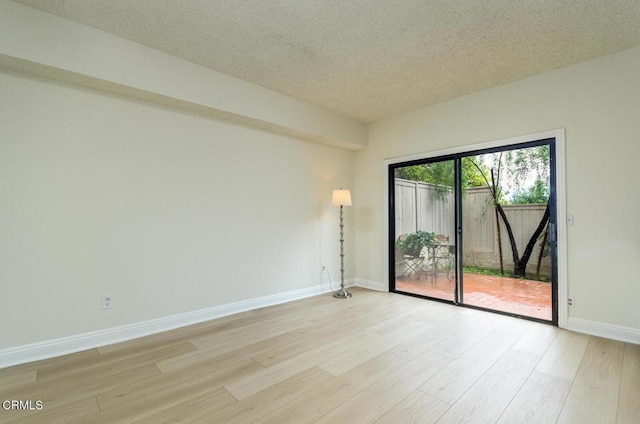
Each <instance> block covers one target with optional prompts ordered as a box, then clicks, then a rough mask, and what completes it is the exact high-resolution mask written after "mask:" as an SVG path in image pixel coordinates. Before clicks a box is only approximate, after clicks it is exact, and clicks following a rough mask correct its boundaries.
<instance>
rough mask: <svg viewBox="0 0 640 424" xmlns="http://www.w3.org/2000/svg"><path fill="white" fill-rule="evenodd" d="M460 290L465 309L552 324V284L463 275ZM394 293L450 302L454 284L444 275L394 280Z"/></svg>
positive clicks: (490, 276) (489, 276)
mask: <svg viewBox="0 0 640 424" xmlns="http://www.w3.org/2000/svg"><path fill="white" fill-rule="evenodd" d="M463 287H464V303H465V304H467V305H473V306H480V307H483V308H488V309H494V310H498V311H502V312H509V313H513V314H517V315H523V316H528V317H533V318H539V319H544V320H549V321H550V320H551V317H552V316H551V314H552V312H551V311H552V309H551V283H547V282H540V281H532V280H521V279H518V278H509V277H500V276H493V275H480V274H469V273H465V274H464V275H463ZM396 290H398V291H402V292H408V293H414V294H420V295H423V296H429V297H435V298H438V299H445V300H453V290H454V282H453V281H450V280H449V279H448V278H447V276H446V275H444V273H439V274H438V276H437V278H435V279H433V278H432V277H431V276H421V278H420V279H416V278H413V276H409V277H404V278H401V279H397V280H396Z"/></svg>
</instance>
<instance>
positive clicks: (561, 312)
mask: <svg viewBox="0 0 640 424" xmlns="http://www.w3.org/2000/svg"><path fill="white" fill-rule="evenodd" d="M552 138H553V139H555V143H554V147H555V163H551V164H550V166H552V167H554V171H555V173H554V172H552V175H554V174H555V188H556V192H555V215H556V221H557V222H556V234H557V238H556V253H557V256H556V270H557V285H556V287H557V289H556V290H557V291H556V293H553V296H554V298H555V300H556V301H555V305H554V307H557V314H556V311H555V308H554V311H553V321H554V322H555V318H556V317H557V325H558V326H559V327H561V328H566V326H567V225H566V216H567V212H566V185H565V148H564V129H557V130H552V131H546V132H541V133H536V134H528V135H523V136H518V137H512V138H507V139H502V140H494V141H490V142H484V143H479V144H473V145H468V146H461V147H457V148H452V149H446V150H439V151H433V152H428V153H422V154H417V155H411V156H404V157H396V158H392V159H387V160H385V161H384V163H383V186H384V187H383V189H384V196H383V200H384V205H383V210H384V225H385V234H386V237H385V238H386V240H385V243H384V260H383V263H384V276H385V277H384V278H385V283H386V286H387V287H389V290H390V291H395V279H394V278H392V277H393V276H392V269H391V268H390V266H389V265H390V264H391V263H392V262H393V261H394V255H395V249H394V246H395V240H394V239H395V234H391V231H392V230H395V229H394V228H393V227H394V225H390V220H389V218H390V213H389V211H390V210H391V209H392V208H395V204H394V201H395V199H394V198H393V197H392V194H393V185H392V184H391V180H390V178H391V173H390V169H391V168H395V167H394V165H399V164H402V165H403V166H410V165H411V164H412V163H414V164H418V163H424V162H425V161H430V159H431V160H437V161H441V160H442V161H444V160H453V159H455V158H457V157H459V156H460V155H465V156H466V155H473V154H477V153H478V152H482V153H490V152H491V151H500V150H505V149H508V148H509V147H513V148H519V147H527V146H526V144H529V145H535V144H536V142H538V144H541V143H539V142H540V141H541V140H548V139H552ZM517 145H523V146H517ZM454 162H456V163H459V161H454ZM460 178H461V176H460V169H456V183H458V182H459V181H458V180H459V179H460ZM456 191H457V192H458V191H460V190H456ZM460 197H461V193H459V194H457V195H456V223H455V228H456V233H457V234H456V245H457V254H456V261H457V262H460V261H462V255H461V253H462V252H461V249H462V234H461V233H460V232H459V228H460V226H461V225H462V221H461V216H458V215H457V214H458V213H459V209H460V208H459V207H458V203H459V202H460ZM394 232H395V231H394ZM456 265H460V264H459V263H456ZM458 269H460V267H459V266H456V272H457V270H458ZM457 278H458V276H457V275H456V281H458V280H457ZM461 289H462V288H461V287H459V288H458V290H461ZM403 293H404V292H403ZM407 294H410V293H407ZM458 295H459V293H458V292H457V291H456V293H455V297H454V299H455V301H454V302H453V303H457V302H458ZM434 300H437V299H434ZM445 302H447V303H452V302H450V301H445ZM465 306H469V305H465ZM470 307H472V306H470ZM497 312H499V311H497Z"/></svg>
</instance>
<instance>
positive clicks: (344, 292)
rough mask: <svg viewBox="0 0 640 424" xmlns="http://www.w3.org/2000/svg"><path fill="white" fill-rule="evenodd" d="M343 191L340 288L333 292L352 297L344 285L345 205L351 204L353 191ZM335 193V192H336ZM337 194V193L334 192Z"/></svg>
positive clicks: (340, 202)
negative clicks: (344, 195) (344, 193)
mask: <svg viewBox="0 0 640 424" xmlns="http://www.w3.org/2000/svg"><path fill="white" fill-rule="evenodd" d="M340 191H341V192H347V194H346V196H348V197H347V198H345V199H341V200H340V201H339V204H340V290H338V291H337V292H335V293H334V294H333V297H335V298H338V299H348V298H350V297H351V293H349V292H348V291H347V289H346V288H345V287H344V216H343V207H344V205H345V204H347V205H350V204H351V193H349V191H348V190H342V189H341V190H340ZM334 193H335V192H334ZM334 196H335V194H334ZM335 203H336V199H335V197H334V204H335Z"/></svg>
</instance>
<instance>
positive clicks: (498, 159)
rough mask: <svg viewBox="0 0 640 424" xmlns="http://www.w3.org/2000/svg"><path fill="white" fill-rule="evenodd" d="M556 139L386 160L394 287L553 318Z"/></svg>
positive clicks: (391, 281)
mask: <svg viewBox="0 0 640 424" xmlns="http://www.w3.org/2000/svg"><path fill="white" fill-rule="evenodd" d="M554 161H555V140H554V139H545V140H538V141H533V142H529V143H523V144H519V145H512V146H506V147H500V148H494V149H485V150H479V151H470V152H463V153H459V154H455V155H449V156H446V157H436V158H429V159H425V160H419V161H411V162H405V163H398V164H393V165H390V167H389V216H390V222H389V228H390V232H389V248H390V249H389V250H390V255H389V288H390V290H391V291H394V292H399V293H404V294H410V295H413V296H419V297H425V298H429V299H435V300H441V301H447V302H451V303H455V304H460V305H463V306H469V307H474V308H480V309H487V310H492V311H496V312H500V313H505V314H510V315H514V316H519V317H526V318H530V319H534V320H540V321H545V322H553V323H555V322H556V321H557V305H556V298H557V276H556V268H557V267H556V246H555V223H556V213H555V210H556V209H555V170H554V166H553V163H554Z"/></svg>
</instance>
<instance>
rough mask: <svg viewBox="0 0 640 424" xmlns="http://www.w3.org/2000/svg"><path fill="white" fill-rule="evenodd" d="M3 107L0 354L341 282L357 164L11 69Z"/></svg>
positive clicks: (1, 79) (345, 156) (328, 151)
mask: <svg viewBox="0 0 640 424" xmlns="http://www.w3.org/2000/svg"><path fill="white" fill-rule="evenodd" d="M0 99H1V101H0V199H1V200H0V238H1V241H0V292H1V295H0V335H1V337H0V349H1V348H7V347H13V346H18V345H23V344H26V343H32V342H40V341H46V340H49V339H54V338H58V337H63V336H71V335H75V334H80V333H84V332H89V331H95V330H100V329H105V328H111V327H115V326H120V325H124V324H130V323H136V322H140V321H144V320H149V319H154V318H158V317H165V316H168V315H172V314H177V313H182V312H188V311H193V310H197V309H200V308H206V307H211V306H214V305H222V304H227V303H230V302H235V301H240V300H245V299H251V298H256V297H260V296H265V295H270V294H276V293H282V292H286V291H289V290H295V289H301V288H306V287H313V286H316V285H318V284H320V283H321V282H324V283H326V282H327V281H326V279H325V280H324V281H322V280H321V278H322V277H321V273H320V266H321V264H325V265H327V266H328V267H329V269H330V270H331V271H332V276H333V277H334V279H335V278H336V277H337V276H339V274H338V270H339V243H338V238H339V234H338V210H337V208H333V207H332V206H331V200H330V198H331V190H333V189H334V188H337V187H339V186H344V187H347V188H352V187H353V184H354V163H355V157H354V153H352V152H348V151H345V150H340V149H336V148H333V147H328V146H323V145H320V144H315V143H309V142H304V141H299V140H295V139H291V138H287V137H284V136H280V135H275V134H271V133H269V132H265V131H262V130H256V129H250V128H246V127H242V126H237V125H234V124H230V123H227V122H224V121H217V120H214V119H210V118H205V117H202V116H199V115H195V114H188V113H183V112H179V111H176V110H173V109H168V108H163V107H161V106H154V105H151V104H147V103H142V102H139V101H136V100H130V99H126V98H122V97H118V96H113V95H109V94H105V93H102V92H97V91H92V90H89V89H85V88H79V87H76V86H71V85H65V84H63V83H57V82H52V81H49V80H44V79H39V78H36V77H30V76H27V75H25V74H17V73H13V72H10V71H0ZM354 201H357V195H354ZM351 209H352V208H347V215H346V217H347V220H351V219H352V215H351V213H352V211H351ZM347 239H348V240H347V261H348V264H347V265H348V273H347V277H352V276H353V274H354V273H353V269H354V259H353V258H354V254H353V250H352V249H353V244H354V243H353V239H354V235H353V230H352V231H351V232H350V233H348V234H347ZM104 294H108V295H111V296H112V297H113V308H112V309H111V310H107V311H102V310H101V309H100V296H101V295H104Z"/></svg>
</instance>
